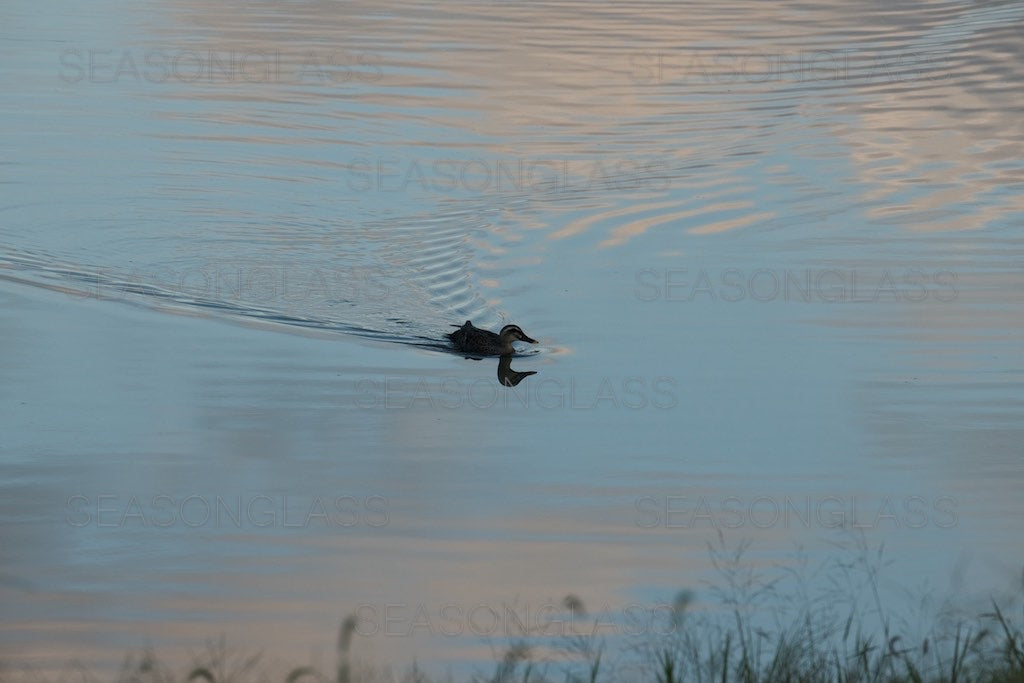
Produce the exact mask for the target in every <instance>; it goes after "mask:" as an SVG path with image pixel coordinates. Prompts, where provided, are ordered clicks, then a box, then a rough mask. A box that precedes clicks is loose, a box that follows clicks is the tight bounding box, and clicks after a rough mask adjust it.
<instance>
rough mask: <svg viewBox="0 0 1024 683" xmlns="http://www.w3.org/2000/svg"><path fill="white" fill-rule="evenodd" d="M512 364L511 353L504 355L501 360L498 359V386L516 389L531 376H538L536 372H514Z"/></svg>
mask: <svg viewBox="0 0 1024 683" xmlns="http://www.w3.org/2000/svg"><path fill="white" fill-rule="evenodd" d="M511 363H512V354H511V353H503V354H501V358H499V359H498V384H500V385H502V386H504V387H514V386H516V385H518V384H519V383H520V382H522V381H523V380H524V379H526V378H527V377H529V376H530V375H536V374H537V371H536V370H528V371H526V372H520V371H518V370H513V369H512V367H511Z"/></svg>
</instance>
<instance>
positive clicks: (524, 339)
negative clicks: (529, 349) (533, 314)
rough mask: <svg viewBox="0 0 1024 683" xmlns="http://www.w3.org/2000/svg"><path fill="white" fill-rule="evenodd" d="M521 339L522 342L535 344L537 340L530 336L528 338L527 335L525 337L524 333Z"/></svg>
mask: <svg viewBox="0 0 1024 683" xmlns="http://www.w3.org/2000/svg"><path fill="white" fill-rule="evenodd" d="M523 341H524V342H530V343H531V344H536V343H537V340H536V339H530V338H529V337H527V336H526V335H525V334H524V335H523Z"/></svg>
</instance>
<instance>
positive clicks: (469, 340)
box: [447, 320, 537, 356]
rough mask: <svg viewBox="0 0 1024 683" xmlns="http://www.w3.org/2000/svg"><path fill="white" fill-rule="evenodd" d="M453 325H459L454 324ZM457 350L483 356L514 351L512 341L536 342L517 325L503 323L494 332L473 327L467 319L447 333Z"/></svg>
mask: <svg viewBox="0 0 1024 683" xmlns="http://www.w3.org/2000/svg"><path fill="white" fill-rule="evenodd" d="M454 327H459V326H458V325H455V326H454ZM447 336H448V338H449V339H451V341H452V344H454V345H455V348H457V349H458V350H459V351H463V352H465V353H475V354H480V355H484V356H500V355H503V354H507V353H515V351H516V350H515V348H514V347H513V346H512V342H515V341H524V342H529V343H530V344H536V343H537V340H536V339H531V338H530V337H528V336H526V333H525V332H523V330H522V328H520V327H519V325H505V327H503V328H501V331H500V332H498V333H497V334H495V333H494V332H491V331H490V330H482V329H480V328H479V327H474V326H473V323H472V322H471V321H469V320H467V321H466V322H465V323H464V324H463V325H462V327H459V329H457V330H455V331H454V332H452V333H450V334H449V335H447Z"/></svg>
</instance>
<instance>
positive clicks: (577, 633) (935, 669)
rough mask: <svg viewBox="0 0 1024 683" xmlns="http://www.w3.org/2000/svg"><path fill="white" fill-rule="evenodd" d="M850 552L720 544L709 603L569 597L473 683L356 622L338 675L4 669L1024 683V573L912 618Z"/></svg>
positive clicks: (141, 682)
mask: <svg viewBox="0 0 1024 683" xmlns="http://www.w3.org/2000/svg"><path fill="white" fill-rule="evenodd" d="M836 547H837V550H838V553H837V555H836V556H833V557H831V558H830V559H829V560H827V561H826V562H824V563H822V564H821V565H818V566H812V565H811V563H810V562H809V560H808V558H807V557H806V556H804V555H803V554H802V553H798V556H797V559H796V561H795V562H794V563H793V564H791V565H788V566H784V567H778V566H776V567H767V568H766V567H762V566H759V565H758V564H757V563H756V562H753V561H750V560H748V555H749V552H748V551H749V542H741V543H740V544H739V545H738V546H736V547H734V548H729V547H727V545H726V543H725V541H724V539H723V537H722V536H721V535H720V536H719V538H718V543H717V544H709V546H708V552H709V554H710V558H711V563H712V566H713V568H714V570H715V580H714V581H713V582H710V583H707V584H706V585H705V586H704V587H703V588H702V589H701V590H700V594H701V597H702V600H698V599H697V595H698V593H697V592H696V591H694V590H690V589H683V590H680V591H679V592H678V593H677V594H676V596H675V597H674V599H673V600H672V601H671V602H670V603H666V604H665V605H659V606H658V608H657V609H652V610H649V611H647V614H648V615H654V621H649V622H648V623H646V624H645V625H644V626H643V627H642V628H640V627H638V625H637V624H632V625H630V624H629V623H628V619H629V618H628V616H627V615H628V611H627V612H623V614H622V617H621V623H618V624H612V623H609V622H608V621H607V615H605V616H604V617H602V616H600V615H594V614H588V612H587V608H586V606H585V604H584V601H583V600H582V599H581V598H579V597H578V596H575V595H567V596H565V597H564V598H563V599H562V600H561V602H560V608H561V610H562V614H561V615H560V616H559V619H560V621H558V622H557V623H561V624H564V623H571V624H574V625H582V626H583V627H581V628H572V629H569V632H568V633H566V632H565V631H562V632H561V633H557V634H552V633H551V632H550V630H544V631H543V632H541V630H539V629H534V628H531V627H530V626H529V625H527V626H525V627H523V628H522V629H520V631H519V632H517V633H504V634H502V637H501V643H500V644H495V643H494V642H491V647H492V651H493V652H494V662H493V663H492V665H491V666H490V667H489V669H486V670H485V668H484V667H478V668H479V669H480V670H479V671H477V672H475V673H472V674H469V675H467V676H464V677H461V678H456V677H454V676H453V675H452V674H451V673H448V674H444V675H437V674H433V673H431V674H428V673H426V672H425V671H424V670H423V669H422V668H421V667H420V665H419V664H418V663H416V662H414V663H413V664H412V665H411V666H409V667H406V668H405V670H403V671H401V672H395V671H394V670H393V669H392V668H391V667H390V666H387V665H379V664H375V663H373V662H369V661H366V660H365V659H364V658H362V657H361V656H360V647H359V640H360V639H361V638H365V637H371V638H372V635H366V634H367V631H365V630H361V629H360V617H359V616H357V613H353V614H350V615H349V616H347V617H345V618H344V619H343V620H342V622H341V626H340V628H339V633H338V638H337V641H336V645H335V664H334V666H333V668H332V667H330V666H325V665H323V664H320V665H302V666H284V667H282V666H280V665H278V664H273V665H271V664H270V662H269V661H268V660H267V659H266V658H264V657H263V654H262V653H260V652H247V651H246V650H245V648H244V646H242V647H238V648H236V647H234V646H230V647H229V646H228V645H227V642H226V639H225V638H224V637H223V636H222V637H221V638H220V639H218V640H214V641H210V642H208V643H207V646H206V648H205V651H203V652H201V653H200V654H198V655H193V656H192V662H191V663H190V664H188V665H186V666H184V667H181V668H180V669H175V668H173V667H172V666H171V665H170V664H168V663H166V662H165V661H163V660H162V659H161V657H160V656H159V654H158V653H157V651H156V650H155V649H154V648H147V649H145V650H143V651H141V652H136V653H132V654H129V655H128V656H126V658H125V659H124V662H123V664H122V666H121V668H120V670H119V671H118V672H116V673H114V674H113V675H111V676H108V677H105V678H104V677H100V676H97V675H94V674H92V673H90V672H89V671H88V670H87V669H86V668H85V667H84V666H82V665H81V664H78V663H74V662H71V663H68V664H67V665H66V666H64V667H63V668H62V670H61V673H60V674H59V675H57V676H56V677H54V676H53V675H44V674H42V673H39V672H38V671H37V670H35V669H32V668H30V667H25V666H12V665H11V664H10V663H5V662H3V661H2V660H0V683H7V682H9V681H12V682H13V681H18V682H19V683H20V682H21V681H72V680H75V681H116V682H117V683H178V682H180V681H184V682H187V683H194V682H205V683H241V682H242V681H261V682H262V681H266V682H268V683H271V682H276V681H282V682H283V683H313V682H316V683H454V682H455V681H470V682H472V683H513V682H515V683H599V682H603V681H607V682H609V683H619V682H623V683H626V682H629V683H631V682H633V681H636V682H638V683H639V682H648V681H649V682H650V683H683V682H690V681H695V682H699V683H705V682H706V683H727V682H738V683H776V682H798V681H799V682H807V683H817V682H822V683H824V682H833V681H834V682H837V683H895V682H897V681H899V682H902V681H909V682H913V683H926V682H927V683H1024V573H1022V574H1021V576H1019V577H1016V579H1015V581H1014V582H1015V584H1016V585H1014V586H1012V587H1011V588H1010V589H1009V590H1008V591H1006V592H1005V594H1004V595H999V596H991V597H988V598H987V600H986V601H985V602H986V603H987V605H986V606H985V607H983V608H982V609H974V610H971V609H969V608H967V607H965V606H963V605H959V604H957V601H956V600H954V599H953V598H945V599H941V600H940V599H936V598H935V594H934V592H932V591H927V592H924V591H922V592H921V595H920V596H919V597H917V598H916V600H908V601H907V604H908V605H910V604H913V605H914V607H913V608H907V607H904V606H896V603H894V602H891V601H889V600H887V599H884V598H883V595H889V593H890V590H889V586H890V582H889V581H888V580H887V579H883V576H882V570H883V569H884V568H885V567H886V566H889V565H890V564H891V562H888V561H886V559H885V557H884V546H879V547H878V548H871V547H869V546H868V544H867V542H866V540H865V538H864V537H863V535H861V536H859V537H857V538H856V540H855V543H854V544H852V546H851V545H847V546H841V545H837V546H836ZM956 592H958V593H959V592H961V591H959V590H958V591H956ZM602 619H604V620H605V621H602ZM655 622H656V623H655ZM549 623H553V622H549ZM587 624H590V625H591V628H586V627H585V625H587ZM602 624H603V625H604V627H605V628H604V629H602V628H600V626H601V625H602ZM492 641H493V639H492Z"/></svg>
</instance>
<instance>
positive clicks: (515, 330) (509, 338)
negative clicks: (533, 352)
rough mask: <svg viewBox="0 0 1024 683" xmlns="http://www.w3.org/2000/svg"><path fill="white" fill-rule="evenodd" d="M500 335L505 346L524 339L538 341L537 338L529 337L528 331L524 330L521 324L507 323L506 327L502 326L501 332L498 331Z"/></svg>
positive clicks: (531, 342)
mask: <svg viewBox="0 0 1024 683" xmlns="http://www.w3.org/2000/svg"><path fill="white" fill-rule="evenodd" d="M498 336H499V337H500V338H501V343H502V345H504V346H511V344H512V342H514V341H524V342H529V343H530V344H536V343H537V340H536V339H531V338H530V337H527V336H526V333H525V332H523V330H522V328H520V327H519V325H505V327H503V328H501V332H499V333H498Z"/></svg>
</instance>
